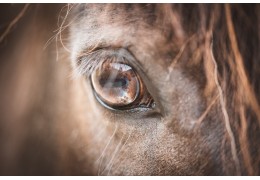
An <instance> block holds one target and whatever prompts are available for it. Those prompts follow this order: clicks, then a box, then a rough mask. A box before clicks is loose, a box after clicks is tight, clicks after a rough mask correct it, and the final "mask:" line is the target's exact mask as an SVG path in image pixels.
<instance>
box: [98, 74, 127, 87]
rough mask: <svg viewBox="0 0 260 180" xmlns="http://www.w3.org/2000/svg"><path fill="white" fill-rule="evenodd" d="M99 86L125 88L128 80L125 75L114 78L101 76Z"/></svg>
mask: <svg viewBox="0 0 260 180" xmlns="http://www.w3.org/2000/svg"><path fill="white" fill-rule="evenodd" d="M99 84H100V85H101V87H105V86H108V87H111V88H125V87H127V85H128V80H127V78H125V77H116V79H113V80H110V79H109V78H108V77H104V78H101V79H100V80H99Z"/></svg>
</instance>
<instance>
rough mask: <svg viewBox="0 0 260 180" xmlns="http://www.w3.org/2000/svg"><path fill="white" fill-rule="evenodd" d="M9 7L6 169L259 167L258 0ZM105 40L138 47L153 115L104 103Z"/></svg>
mask: <svg viewBox="0 0 260 180" xmlns="http://www.w3.org/2000/svg"><path fill="white" fill-rule="evenodd" d="M0 8H1V10H3V14H6V15H7V14H9V16H5V17H1V19H0V20H1V21H0V22H1V27H3V28H1V29H0V32H1V36H0V42H1V44H0V51H1V53H0V57H1V67H0V68H1V71H0V87H1V90H0V99H1V102H0V144H1V148H0V161H1V165H0V174H2V175H82V174H83V175H259V174H260V169H259V167H260V157H259V156H260V154H259V153H260V152H259V149H260V141H259V140H260V139H259V137H260V131H259V130H260V129H259V127H260V108H259V101H260V100H259V99H260V98H259V94H260V82H259V78H258V77H260V70H259V69H260V63H259V59H260V54H259V49H260V47H259V45H260V44H259V43H260V33H259V32H260V30H259V28H260V13H259V12H260V7H259V5H243V6H242V5H239V4H233V5H229V4H210V5H209V4H192V5H191V4H185V5H184V4H86V5H85V4H83V5H82V4H68V5H63V4H59V5H49V4H45V5H43V4H34V5H29V6H28V5H23V4H21V5H1V6H0ZM11 10H12V12H15V13H13V14H12V13H11V14H10V13H9V12H10V11H11ZM1 12H2V11H1ZM57 23H58V28H57ZM55 29H57V30H56V31H54V30H55ZM48 40H49V41H48ZM100 48H103V49H105V48H110V49H117V48H124V49H125V50H127V51H129V52H130V53H131V54H132V55H133V57H134V58H135V60H133V62H131V63H132V64H134V65H135V66H137V67H140V68H139V69H138V68H137V70H138V73H140V76H141V77H142V78H143V80H144V82H145V85H146V86H147V89H148V90H149V92H150V93H151V95H152V96H153V98H154V100H155V102H156V103H157V107H156V111H155V112H153V113H152V114H149V113H148V114H147V113H144V112H138V113H131V112H121V113H118V112H112V111H110V110H108V109H106V108H104V107H103V106H101V105H100V104H99V103H98V102H97V101H96V99H95V97H94V96H93V89H92V88H91V86H90V80H89V75H90V74H91V71H89V70H87V67H90V65H93V61H94V60H95V59H97V58H101V57H102V56H101V55H100V54H97V53H96V50H97V49H100ZM91 53H92V55H91V56H90V55H89V54H91ZM82 57H83V59H82ZM84 57H85V59H84ZM90 57H91V58H90ZM135 61H136V62H135Z"/></svg>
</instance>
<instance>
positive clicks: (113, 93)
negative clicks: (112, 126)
mask: <svg viewBox="0 0 260 180" xmlns="http://www.w3.org/2000/svg"><path fill="white" fill-rule="evenodd" d="M91 81H92V86H93V89H94V91H95V95H96V98H97V99H98V101H99V102H100V103H102V104H103V105H105V106H106V107H108V108H110V109H118V110H124V109H133V108H136V107H139V106H145V107H149V106H151V105H152V101H153V100H152V98H151V96H150V95H149V93H148V92H147V90H146V88H145V86H144V85H143V82H142V81H141V78H140V77H139V76H138V74H137V72H136V71H135V70H134V69H133V68H132V67H131V66H130V65H128V64H124V63H120V62H110V61H105V62H104V63H103V64H102V65H101V66H100V67H99V68H97V69H96V70H95V71H94V72H93V73H92V75H91Z"/></svg>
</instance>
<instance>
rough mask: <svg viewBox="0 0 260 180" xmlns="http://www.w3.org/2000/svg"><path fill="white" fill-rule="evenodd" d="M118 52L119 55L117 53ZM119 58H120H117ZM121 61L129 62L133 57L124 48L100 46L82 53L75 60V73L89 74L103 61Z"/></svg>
mask: <svg viewBox="0 0 260 180" xmlns="http://www.w3.org/2000/svg"><path fill="white" fill-rule="evenodd" d="M119 54H120V55H119ZM119 58H120V60H119ZM106 60H110V61H111V62H122V63H126V64H130V63H129V60H133V57H131V56H130V55H129V53H127V50H125V49H110V48H100V49H96V50H94V51H92V52H88V53H85V54H84V53H83V54H82V55H81V56H80V58H78V60H77V73H79V74H81V75H83V74H84V75H87V76H90V75H91V74H92V73H93V71H95V69H97V68H98V67H99V66H100V65H101V64H102V63H103V62H105V61H106Z"/></svg>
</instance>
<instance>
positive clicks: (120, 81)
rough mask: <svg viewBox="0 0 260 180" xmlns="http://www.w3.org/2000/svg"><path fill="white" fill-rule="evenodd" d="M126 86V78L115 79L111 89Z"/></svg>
mask: <svg viewBox="0 0 260 180" xmlns="http://www.w3.org/2000/svg"><path fill="white" fill-rule="evenodd" d="M127 85H128V80H127V79H126V78H117V79H115V81H114V82H113V87H125V86H127Z"/></svg>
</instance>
